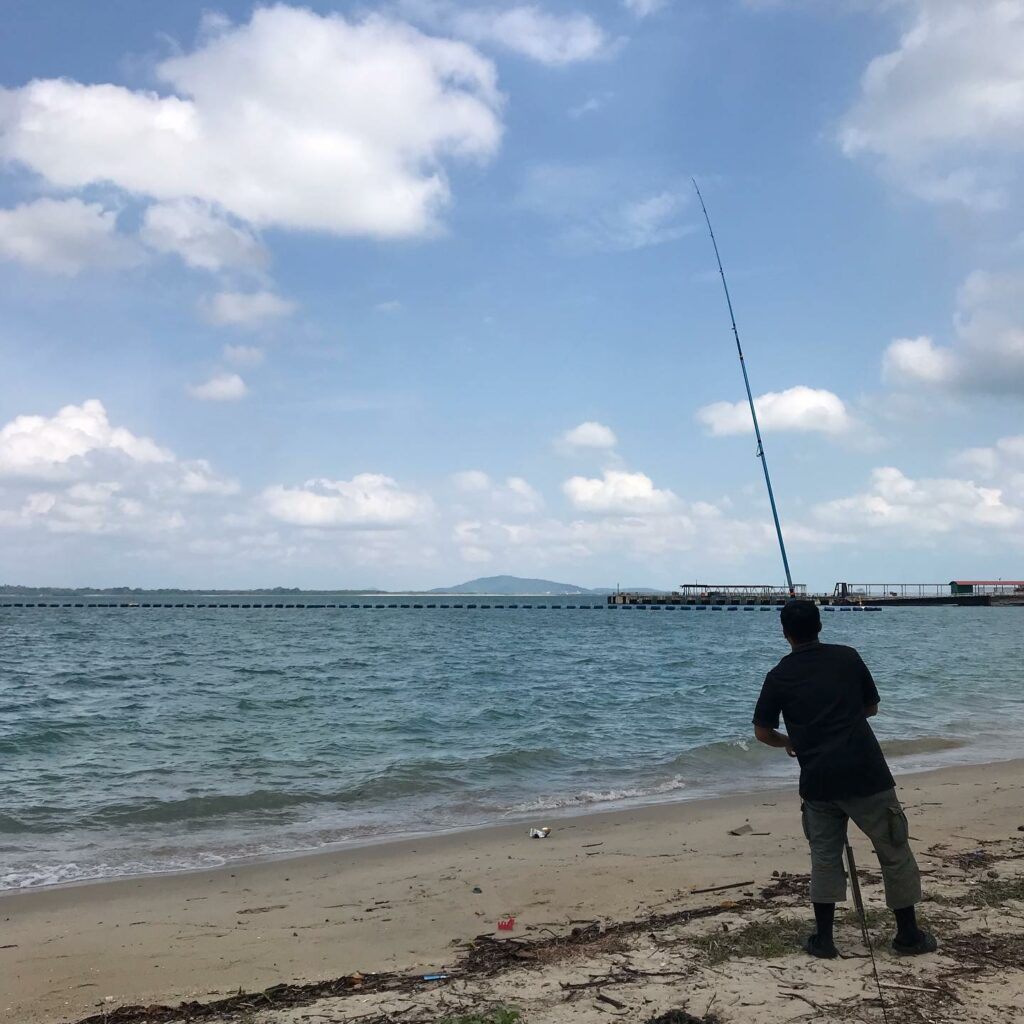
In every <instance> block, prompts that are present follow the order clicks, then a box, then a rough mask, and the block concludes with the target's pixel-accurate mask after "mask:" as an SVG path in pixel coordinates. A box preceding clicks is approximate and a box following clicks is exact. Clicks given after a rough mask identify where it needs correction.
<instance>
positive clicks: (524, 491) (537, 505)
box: [451, 469, 544, 515]
mask: <svg viewBox="0 0 1024 1024" xmlns="http://www.w3.org/2000/svg"><path fill="white" fill-rule="evenodd" d="M451 480H452V483H453V484H454V485H455V488H456V490H458V491H459V492H460V493H461V494H462V495H463V500H464V502H466V504H467V505H469V506H472V507H473V508H475V509H478V510H479V509H483V508H487V509H498V510H500V511H502V512H504V513H516V514H519V515H528V514H532V513H534V512H537V511H539V510H540V509H541V508H542V507H543V505H544V499H543V497H542V496H541V495H540V493H539V492H538V491H537V490H536V489H535V488H534V487H533V486H532V485H531V484H530V483H529V482H528V481H527V480H524V479H523V478H522V477H521V476H510V477H508V478H507V479H506V480H505V482H504V483H503V484H499V483H495V482H494V481H493V480H492V479H491V477H490V476H489V475H488V474H487V473H484V472H483V471H482V470H479V469H467V470H463V471H462V472H460V473H453V474H452V477H451ZM460 507H462V506H460Z"/></svg>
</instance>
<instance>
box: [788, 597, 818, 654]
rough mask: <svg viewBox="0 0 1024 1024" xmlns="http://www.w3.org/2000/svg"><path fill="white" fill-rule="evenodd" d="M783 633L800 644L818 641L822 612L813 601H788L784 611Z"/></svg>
mask: <svg viewBox="0 0 1024 1024" xmlns="http://www.w3.org/2000/svg"><path fill="white" fill-rule="evenodd" d="M782 631H783V632H784V633H785V634H786V636H788V637H790V639H792V640H795V641H796V642H797V643H798V644H806V643H809V642H810V641H812V640H817V639H818V634H819V633H820V632H821V612H819V611H818V606H817V605H816V604H815V603H814V602H813V601H802V600H796V601H787V602H786V604H785V606H784V607H783V609H782Z"/></svg>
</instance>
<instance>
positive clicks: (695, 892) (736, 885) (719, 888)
mask: <svg viewBox="0 0 1024 1024" xmlns="http://www.w3.org/2000/svg"><path fill="white" fill-rule="evenodd" d="M753 884H754V880H753V879H750V881H749V882H730V883H729V884H728V885H713V886H711V887H710V888H708V889H691V890H690V894H691V895H692V896H702V895H704V893H707V892H725V890H726V889H742V888H744V887H745V886H748V885H753Z"/></svg>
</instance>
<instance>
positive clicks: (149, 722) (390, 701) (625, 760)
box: [0, 597, 1024, 888]
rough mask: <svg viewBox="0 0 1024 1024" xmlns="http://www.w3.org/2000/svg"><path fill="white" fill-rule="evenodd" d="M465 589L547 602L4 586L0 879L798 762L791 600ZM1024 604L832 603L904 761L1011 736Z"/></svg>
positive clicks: (545, 803)
mask: <svg viewBox="0 0 1024 1024" xmlns="http://www.w3.org/2000/svg"><path fill="white" fill-rule="evenodd" d="M135 599H137V598H135ZM432 600H433V599H432ZM446 600H454V599H446ZM460 600H461V601H462V603H475V604H477V605H481V606H482V605H484V604H489V605H496V604H508V603H510V602H515V603H519V604H520V605H523V604H530V605H532V606H533V607H531V608H528V609H527V608H519V609H517V610H509V609H508V608H505V609H502V610H499V609H496V608H494V607H489V608H487V609H484V608H482V607H478V608H461V609H456V608H451V609H447V610H442V609H435V610H427V609H422V610H414V609H411V608H410V609H401V608H397V609H388V608H381V609H376V608H374V609H362V608H360V609H359V610H356V609H345V610H338V609H316V610H313V609H308V610H304V611H302V610H287V611H286V610H278V611H258V610H244V609H219V610H210V609H206V610H199V609H160V610H157V609H142V608H131V609H115V610H103V611H98V610H95V609H88V608H83V609H75V608H59V609H57V608H35V609H30V608H10V607H6V608H5V607H2V606H0V775H2V787H0V887H5V888H10V887H19V886H28V885H39V884H47V883H52V882H59V881H73V880H80V879H85V878H97V877H112V876H118V875H125V874H138V873H146V872H152V871H166V870H178V869H185V868H193V867H201V866H207V865H211V864H219V863H223V862H225V861H226V860H230V859H234V858H242V857H251V856H261V855H267V854H273V853H281V852H285V851H290V850H304V849H315V848H318V847H320V846H323V845H325V844H329V843H335V842H343V841H352V840H359V839H365V838H367V837H370V836H376V835H380V834H386V833H408V832H416V831H429V830H436V829H442V828H451V827H459V826H465V825H472V824H479V823H483V822H488V821H496V820H504V819H506V818H508V817H515V816H524V817H529V816H537V815H540V816H543V815H544V814H545V813H547V812H551V811H554V810H555V809H560V808H589V807H601V806H610V805H614V804H617V803H618V804H621V803H638V802H647V801H653V800H666V799H680V798H684V799H685V798H688V797H696V796H705V795H708V794H710V793H717V792H726V791H732V790H740V789H751V788H757V787H759V786H765V785H772V784H777V783H778V782H780V781H784V780H793V779H794V777H795V776H794V769H793V765H792V764H791V763H789V761H788V759H786V758H785V757H780V756H779V752H778V751H772V750H768V749H767V748H764V747H759V746H758V745H756V744H753V743H751V742H749V740H750V725H749V722H750V716H751V712H752V708H753V703H754V701H755V699H756V696H757V692H758V689H759V686H760V683H761V680H762V679H763V677H764V673H765V672H766V671H767V669H769V668H770V667H771V666H772V665H773V664H774V663H775V661H776V660H777V659H778V658H779V657H780V656H781V655H782V654H783V653H785V649H784V646H783V644H782V642H781V637H780V636H779V635H778V629H779V625H778V616H777V613H776V612H773V611H758V612H737V613H727V612H723V613H718V614H711V613H703V614H701V613H697V612H693V611H682V610H676V611H672V612H667V611H658V612H652V611H647V610H633V609H629V610H621V609H615V610H608V609H605V608H604V607H601V608H600V609H599V610H590V609H581V608H580V607H579V606H580V605H581V604H592V603H594V602H592V601H588V600H586V599H578V598H577V599H574V598H546V599H526V600H524V599H504V600H502V599H492V600H490V601H488V600H487V599H460ZM384 601H390V599H381V598H378V597H374V598H372V599H367V603H371V602H372V603H374V604H377V603H382V602H384ZM553 604H559V605H561V606H562V607H560V608H557V609H555V608H552V607H551V606H552V605H553ZM570 604H573V605H576V607H575V608H568V607H565V606H566V605H570ZM541 605H546V606H547V607H544V608H542V607H540V606H541ZM1022 615H1024V609H1019V608H1004V609H1000V608H971V609H966V608H935V609H886V610H885V611H883V612H879V613H872V614H868V613H856V614H839V613H836V612H833V613H830V614H829V615H827V617H826V620H825V621H826V631H827V637H826V638H827V639H829V640H834V641H836V642H843V643H852V644H854V645H855V646H857V647H858V648H860V650H861V651H862V653H863V654H864V656H865V659H866V660H867V662H868V664H869V665H870V666H871V668H872V670H873V671H874V673H875V677H876V680H877V682H878V685H879V689H880V691H881V694H882V700H883V703H882V714H881V716H880V717H879V718H878V719H876V720H875V726H876V730H877V732H878V733H879V735H880V737H881V738H882V739H883V740H885V741H886V742H887V750H888V753H889V755H890V757H891V758H893V764H894V767H895V768H896V769H897V770H908V769H914V768H923V767H933V766H937V765H940V764H949V763H955V762H962V761H984V760H990V759H993V758H998V757H1008V756H1012V755H1013V754H1014V753H1015V737H1016V735H1017V734H1018V733H1019V730H1020V728H1021V725H1022V724H1024V687H1022V685H1021V673H1020V668H1019V666H1020V665H1021V664H1022V662H1024V659H1022V655H1024V640H1022V630H1021V625H1022Z"/></svg>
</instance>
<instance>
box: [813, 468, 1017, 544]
mask: <svg viewBox="0 0 1024 1024" xmlns="http://www.w3.org/2000/svg"><path fill="white" fill-rule="evenodd" d="M814 515H815V517H816V518H817V519H818V520H819V521H821V522H823V523H826V524H829V525H834V526H836V527H840V528H843V529H845V530H859V531H868V530H876V529H883V530H898V531H900V532H901V533H902V534H903V535H904V536H905V537H907V538H922V537H930V536H934V535H940V534H948V533H951V532H953V531H954V530H959V529H962V528H970V527H981V528H986V529H992V528H996V529H1010V528H1014V529H1015V528H1018V527H1019V526H1020V524H1021V523H1022V522H1024V511H1022V509H1021V508H1020V507H1019V506H1017V505H1014V504H1011V503H1007V502H1006V501H1005V500H1004V494H1003V491H1002V490H1001V489H999V488H997V487H983V486H979V485H978V484H976V483H974V482H973V481H970V480H961V479H955V478H949V479H918V480H915V479H914V478H912V477H909V476H907V475H906V474H905V473H903V472H902V471H901V470H899V469H897V468H895V467H894V466H884V467H881V468H879V469H876V470H875V471H874V472H873V474H872V477H871V486H870V487H869V488H868V489H867V490H866V491H864V492H862V493H860V494H856V495H853V496H852V497H848V498H839V499H836V500H834V501H828V502H824V503H822V504H819V505H817V506H816V507H815V509H814Z"/></svg>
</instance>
